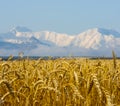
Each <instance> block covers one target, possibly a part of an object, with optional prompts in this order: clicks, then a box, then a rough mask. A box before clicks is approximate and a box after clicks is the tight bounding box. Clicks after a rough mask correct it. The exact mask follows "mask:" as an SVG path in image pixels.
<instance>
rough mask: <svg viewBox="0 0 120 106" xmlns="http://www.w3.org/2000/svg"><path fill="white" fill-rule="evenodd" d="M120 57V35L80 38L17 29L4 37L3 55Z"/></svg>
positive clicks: (90, 33)
mask: <svg viewBox="0 0 120 106" xmlns="http://www.w3.org/2000/svg"><path fill="white" fill-rule="evenodd" d="M112 50H114V51H115V52H116V53H117V54H118V55H119V53H120V33H119V32H117V31H114V30H107V29H102V28H93V29H89V30H87V31H84V32H82V33H80V34H78V35H68V34H61V33H56V32H50V31H40V32H33V31H32V30H30V29H28V28H26V27H20V26H19V27H15V28H12V29H11V30H10V31H9V32H7V33H2V34H0V55H10V54H13V55H17V54H18V52H20V51H22V52H25V53H26V54H25V55H42V56H45V55H52V56H61V55H62V56H68V55H69V54H72V55H76V56H103V55H105V56H110V55H111V51H112Z"/></svg>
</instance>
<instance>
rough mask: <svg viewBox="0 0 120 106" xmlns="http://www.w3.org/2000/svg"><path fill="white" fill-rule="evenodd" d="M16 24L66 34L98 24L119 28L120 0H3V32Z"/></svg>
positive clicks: (0, 28)
mask: <svg viewBox="0 0 120 106" xmlns="http://www.w3.org/2000/svg"><path fill="white" fill-rule="evenodd" d="M14 26H26V27H28V28H30V29H32V30H33V31H42V30H48V31H55V32H59V33H67V34H78V33H80V32H82V31H85V30H86V29H89V28H95V27H102V28H108V29H115V30H117V31H119V32H120V0H0V32H6V31H9V29H11V28H12V27H14Z"/></svg>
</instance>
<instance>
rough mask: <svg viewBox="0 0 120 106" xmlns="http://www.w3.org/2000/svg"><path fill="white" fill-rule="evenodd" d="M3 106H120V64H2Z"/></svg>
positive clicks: (66, 61)
mask: <svg viewBox="0 0 120 106" xmlns="http://www.w3.org/2000/svg"><path fill="white" fill-rule="evenodd" d="M0 106H120V60H117V59H111V60H107V59H102V60H100V59H96V60H91V59H85V58H80V59H79V58H77V59H64V58H61V59H54V60H50V59H49V60H43V59H38V60H30V59H22V60H13V61H11V60H8V61H2V60H1V61H0Z"/></svg>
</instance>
